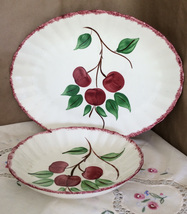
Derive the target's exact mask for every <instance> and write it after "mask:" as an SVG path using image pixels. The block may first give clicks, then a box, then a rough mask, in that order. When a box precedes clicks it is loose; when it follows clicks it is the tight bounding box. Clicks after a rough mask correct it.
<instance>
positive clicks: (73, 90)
mask: <svg viewBox="0 0 187 214" xmlns="http://www.w3.org/2000/svg"><path fill="white" fill-rule="evenodd" d="M79 90H80V88H79V86H78V85H68V86H67V87H66V89H65V90H64V92H63V93H62V94H61V95H66V96H73V95H76V94H78V92H79Z"/></svg>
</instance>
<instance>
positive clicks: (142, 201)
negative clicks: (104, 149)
mask: <svg viewBox="0 0 187 214" xmlns="http://www.w3.org/2000/svg"><path fill="white" fill-rule="evenodd" d="M150 200H151V199H145V200H143V201H141V202H142V203H145V202H147V201H150Z"/></svg>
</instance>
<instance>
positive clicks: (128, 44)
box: [117, 38, 139, 54]
mask: <svg viewBox="0 0 187 214" xmlns="http://www.w3.org/2000/svg"><path fill="white" fill-rule="evenodd" d="M138 41H139V38H136V39H129V38H126V39H123V40H121V42H120V43H119V45H118V48H117V52H118V53H123V54H128V53H131V52H132V51H133V50H134V48H135V47H136V45H137V43H138Z"/></svg>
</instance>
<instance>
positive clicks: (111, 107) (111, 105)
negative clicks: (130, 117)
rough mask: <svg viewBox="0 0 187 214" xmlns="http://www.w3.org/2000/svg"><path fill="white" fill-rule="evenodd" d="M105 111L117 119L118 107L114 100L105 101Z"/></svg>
mask: <svg viewBox="0 0 187 214" xmlns="http://www.w3.org/2000/svg"><path fill="white" fill-rule="evenodd" d="M106 109H107V111H108V112H110V113H111V114H113V115H114V116H115V118H116V120H117V119H118V105H117V103H116V101H115V100H111V99H108V100H107V101H106Z"/></svg>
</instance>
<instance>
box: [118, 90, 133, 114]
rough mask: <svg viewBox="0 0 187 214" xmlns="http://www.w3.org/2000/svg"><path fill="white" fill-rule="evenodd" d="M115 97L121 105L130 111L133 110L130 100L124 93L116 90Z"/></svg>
mask: <svg viewBox="0 0 187 214" xmlns="http://www.w3.org/2000/svg"><path fill="white" fill-rule="evenodd" d="M114 99H115V101H116V103H117V104H118V105H119V106H121V107H124V108H127V109H128V110H129V111H131V106H130V103H129V100H128V98H127V97H126V96H125V95H124V94H122V93H119V92H116V93H115V94H114Z"/></svg>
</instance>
